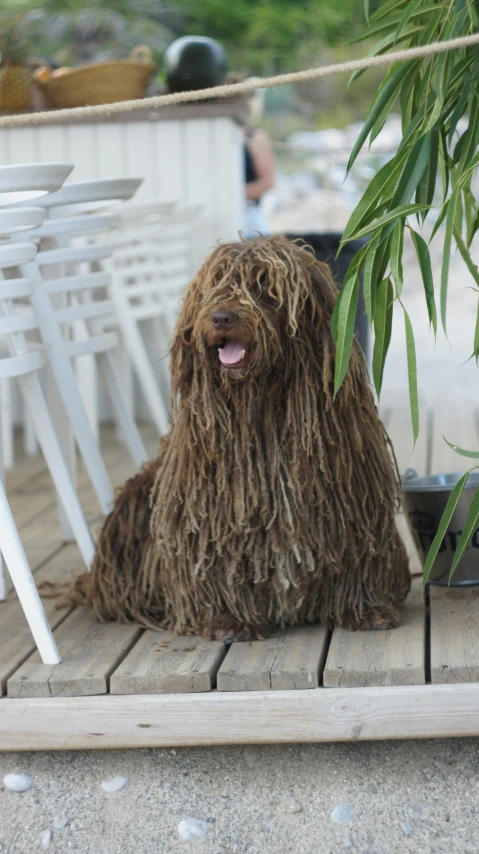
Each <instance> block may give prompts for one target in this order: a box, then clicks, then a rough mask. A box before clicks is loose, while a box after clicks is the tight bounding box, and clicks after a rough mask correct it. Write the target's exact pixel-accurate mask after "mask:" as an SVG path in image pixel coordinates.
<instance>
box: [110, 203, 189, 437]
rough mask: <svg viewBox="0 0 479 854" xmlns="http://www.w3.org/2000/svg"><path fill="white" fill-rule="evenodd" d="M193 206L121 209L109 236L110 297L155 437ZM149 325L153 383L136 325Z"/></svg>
mask: <svg viewBox="0 0 479 854" xmlns="http://www.w3.org/2000/svg"><path fill="white" fill-rule="evenodd" d="M200 210H201V209H200V208H199V207H189V208H176V207H175V206H174V205H171V204H170V205H168V204H166V205H165V204H164V205H162V204H153V203H152V204H149V205H142V206H141V207H139V206H138V207H130V208H128V209H125V210H122V211H121V226H120V229H119V231H118V232H115V233H113V234H112V235H111V239H112V241H113V244H114V246H113V254H112V257H111V259H109V260H108V264H109V265H110V268H111V271H112V282H111V285H110V294H111V298H112V300H113V303H114V305H115V310H116V318H117V321H118V324H119V327H120V330H121V335H122V341H123V344H124V346H125V347H126V349H127V352H128V356H129V359H130V360H131V363H132V365H133V369H134V371H135V374H136V376H137V378H138V382H139V385H140V387H141V389H142V391H143V395H144V399H145V402H146V404H147V407H148V410H149V412H150V415H151V417H152V419H153V422H154V424H155V426H156V428H157V431H158V433H159V435H160V436H161V435H163V434H164V433H166V432H167V430H168V423H169V411H168V398H169V370H168V358H167V357H168V350H169V343H170V338H171V335H172V333H173V329H174V326H175V323H176V318H177V314H178V308H179V302H180V295H181V292H182V291H183V289H184V288H185V287H186V285H187V284H188V282H189V280H190V279H191V276H192V272H193V263H192V246H191V222H192V221H194V219H195V218H196V216H197V215H198V213H199V212H200ZM143 321H152V322H153V323H154V333H155V334H154V336H152V338H153V340H154V341H155V349H156V353H155V355H154V358H156V359H157V360H158V361H159V363H160V365H161V367H162V385H161V388H160V386H159V383H158V377H157V376H156V375H155V372H154V370H153V366H152V359H151V357H150V355H149V353H148V350H147V347H146V343H145V336H144V334H142V331H141V329H140V324H141V323H142V322H143Z"/></svg>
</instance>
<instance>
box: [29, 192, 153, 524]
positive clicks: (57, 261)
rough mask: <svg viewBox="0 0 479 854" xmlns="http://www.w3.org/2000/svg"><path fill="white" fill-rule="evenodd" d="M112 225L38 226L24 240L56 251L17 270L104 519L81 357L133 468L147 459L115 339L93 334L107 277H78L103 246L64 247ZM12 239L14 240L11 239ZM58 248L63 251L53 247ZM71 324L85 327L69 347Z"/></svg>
mask: <svg viewBox="0 0 479 854" xmlns="http://www.w3.org/2000/svg"><path fill="white" fill-rule="evenodd" d="M60 192H61V191H60ZM116 224H117V217H115V216H114V215H111V214H91V215H90V216H87V217H85V216H81V217H69V218H68V217H66V218H61V219H58V220H57V219H50V220H47V221H46V222H45V223H44V224H43V226H41V227H40V228H37V229H34V230H33V231H31V232H29V237H30V238H31V239H38V240H40V241H41V240H44V239H45V238H49V239H50V240H51V241H53V243H55V244H56V248H53V249H47V250H43V251H39V252H38V254H37V255H36V257H35V259H33V260H32V261H30V262H28V263H25V264H23V265H22V266H21V272H22V275H25V276H28V277H29V278H31V279H32V280H33V282H34V292H33V295H32V299H31V302H32V305H33V308H34V311H35V315H36V318H37V320H38V326H39V329H40V334H41V336H42V340H43V342H44V345H45V348H46V351H47V354H48V358H49V364H50V368H51V371H52V374H53V376H54V378H55V381H56V385H57V387H58V390H59V394H60V397H61V401H62V403H63V406H64V408H65V411H66V413H67V415H68V418H69V422H70V424H71V429H72V431H73V434H74V436H75V439H76V442H77V445H78V447H79V449H80V453H81V455H82V457H83V460H84V463H85V467H86V469H87V471H88V474H89V476H90V479H91V481H92V484H93V486H94V489H95V491H96V494H97V496H98V500H99V502H100V506H101V508H102V510H103V512H104V513H108V512H109V511H110V510H111V507H112V504H113V490H112V487H111V483H110V480H109V477H108V474H107V471H106V468H105V465H104V462H103V459H102V456H101V453H100V450H99V447H98V444H97V441H96V438H95V435H94V433H93V430H92V427H91V424H90V421H89V419H88V415H87V412H86V410H85V406H84V403H83V401H82V398H81V395H80V391H79V388H78V384H77V381H76V377H75V373H74V370H73V364H72V362H73V360H75V359H77V358H78V357H80V356H83V355H87V354H93V355H95V356H96V358H97V360H98V365H99V368H100V372H101V374H102V377H103V379H104V382H105V386H106V389H107V391H108V395H109V397H110V400H111V403H112V406H113V409H114V411H115V414H116V416H117V418H118V420H119V422H120V424H121V426H122V430H123V435H124V436H125V438H126V442H127V445H128V448H129V451H130V453H131V456H132V458H133V461H134V463H135V465H136V466H137V467H140V466H141V465H142V464H143V463H144V462H145V461H146V460H147V459H148V455H147V452H146V449H145V447H144V444H143V441H142V439H141V436H140V434H139V432H138V428H137V425H136V423H135V421H134V420H133V418H132V417H131V415H130V413H129V411H128V408H127V406H126V404H125V401H124V399H123V393H122V386H121V380H120V378H119V376H118V374H117V371H116V366H115V363H114V359H113V356H112V350H113V349H115V348H116V347H117V345H118V337H117V335H116V333H115V332H103V331H98V328H99V324H100V321H101V320H102V319H104V318H105V317H106V316H111V315H112V313H113V305H112V303H111V301H110V300H104V299H103V300H95V299H93V294H94V292H95V291H96V290H97V289H98V288H108V285H109V276H108V274H107V273H105V272H92V271H90V270H87V271H86V272H78V270H79V268H80V267H81V266H84V265H87V266H89V265H91V264H93V263H95V262H98V261H100V260H102V259H104V258H106V257H107V256H108V255H109V254H110V249H109V247H108V246H99V245H95V246H93V245H92V246H69V245H68V239H69V238H73V237H76V236H79V235H84V234H89V233H90V232H95V231H96V232H98V231H104V230H105V229H108V228H112V227H114V226H115V225H116ZM13 239H18V238H16V237H15V236H14V238H13ZM62 242H63V245H58V244H59V243H60V244H61V243H62ZM52 265H54V266H55V267H57V265H60V267H61V268H63V269H62V273H63V274H62V275H60V276H56V277H55V278H46V276H45V275H44V270H45V268H46V267H49V268H51V267H52ZM58 294H64V295H66V296H67V297H69V298H70V304H68V305H66V306H65V307H61V308H55V307H54V306H53V305H52V301H51V298H52V296H54V295H58ZM76 321H84V322H85V325H86V328H87V330H88V334H87V335H86V337H85V338H83V339H81V340H77V341H72V340H69V339H68V337H65V334H64V331H63V327H64V326H65V325H66V326H67V327H68V325H70V324H74V323H75V322H76ZM95 322H96V323H95Z"/></svg>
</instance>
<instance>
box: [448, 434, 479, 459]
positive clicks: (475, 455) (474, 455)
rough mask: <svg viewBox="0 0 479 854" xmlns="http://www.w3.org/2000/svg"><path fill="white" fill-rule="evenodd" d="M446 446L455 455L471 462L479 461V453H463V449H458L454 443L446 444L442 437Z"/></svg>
mask: <svg viewBox="0 0 479 854" xmlns="http://www.w3.org/2000/svg"><path fill="white" fill-rule="evenodd" d="M442 438H443V439H444V441H445V442H446V444H447V445H449V447H450V448H452V450H453V451H455V452H456V454H459V455H460V456H461V457H468V459H471V460H479V451H465V450H464V448H459V447H458V446H457V445H455V444H454V442H448V440H447V439H446V437H445V436H443V437H442Z"/></svg>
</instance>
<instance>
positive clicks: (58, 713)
mask: <svg viewBox="0 0 479 854" xmlns="http://www.w3.org/2000/svg"><path fill="white" fill-rule="evenodd" d="M478 708H479V684H477V683H476V684H468V685H467V684H465V685H402V686H392V687H386V688H332V689H331V690H328V691H326V690H323V689H322V688H319V689H317V690H315V691H257V692H256V691H246V692H244V693H230V692H221V691H210V692H209V693H205V694H159V695H156V696H155V695H151V696H140V697H137V696H129V697H126V696H112V695H111V694H106V695H105V694H104V695H100V696H98V697H74V698H66V697H56V698H35V699H31V698H30V699H25V700H23V699H18V700H15V699H9V698H7V697H6V698H4V699H2V700H0V751H8V752H10V751H16V750H43V751H44V750H92V749H101V750H103V749H106V748H127V747H130V748H133V747H137V748H142V747H191V746H206V745H227V744H294V743H298V742H299V743H308V742H309V743H313V742H334V741H350V742H358V741H377V740H382V741H384V740H387V739H404V738H407V739H411V738H434V737H440V738H449V737H456V738H457V737H465V736H478V735H479V716H478V713H477V710H478Z"/></svg>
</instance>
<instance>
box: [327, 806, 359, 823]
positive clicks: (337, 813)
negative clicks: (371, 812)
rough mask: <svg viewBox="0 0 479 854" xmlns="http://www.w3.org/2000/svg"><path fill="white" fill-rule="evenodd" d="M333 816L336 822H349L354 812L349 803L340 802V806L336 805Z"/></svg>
mask: <svg viewBox="0 0 479 854" xmlns="http://www.w3.org/2000/svg"><path fill="white" fill-rule="evenodd" d="M331 818H332V819H333V821H335V822H336V824H349V822H350V821H352V820H353V818H354V812H353V811H352V809H351V807H348V805H347V804H339V806H337V807H334V809H333V811H332V813H331Z"/></svg>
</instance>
